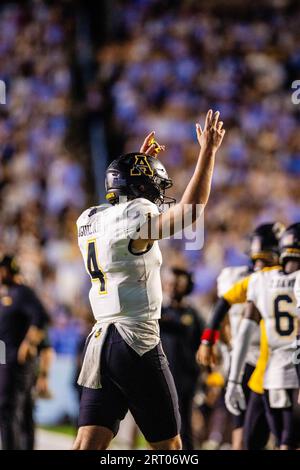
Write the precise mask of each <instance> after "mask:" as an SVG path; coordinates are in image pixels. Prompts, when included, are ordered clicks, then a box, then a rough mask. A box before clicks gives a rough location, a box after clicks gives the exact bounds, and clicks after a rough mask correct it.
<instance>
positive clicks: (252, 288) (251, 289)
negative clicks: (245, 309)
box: [247, 272, 260, 305]
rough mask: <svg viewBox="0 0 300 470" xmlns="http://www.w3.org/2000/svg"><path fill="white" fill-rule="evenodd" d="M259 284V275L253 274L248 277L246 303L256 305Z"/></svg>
mask: <svg viewBox="0 0 300 470" xmlns="http://www.w3.org/2000/svg"><path fill="white" fill-rule="evenodd" d="M259 284H260V273H259V272H257V273H253V274H251V276H250V277H249V282H248V288H247V301H248V302H253V303H254V304H255V305H256V304H257V297H258V296H257V294H258V290H259Z"/></svg>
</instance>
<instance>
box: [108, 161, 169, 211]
mask: <svg viewBox="0 0 300 470" xmlns="http://www.w3.org/2000/svg"><path fill="white" fill-rule="evenodd" d="M172 185H173V183H172V180H171V179H170V178H169V176H168V173H167V171H166V169H165V167H164V166H163V164H162V163H161V162H160V161H159V160H158V159H157V158H155V157H151V156H150V155H146V154H145V153H138V152H137V153H127V154H126V155H122V156H121V157H119V158H117V159H116V160H114V161H113V162H112V163H111V164H110V165H109V167H108V168H107V170H106V178H105V189H106V199H107V201H108V202H110V203H111V204H117V203H118V202H119V199H120V197H122V196H124V197H127V199H135V198H138V197H143V198H145V199H148V200H149V201H151V202H154V204H156V205H157V206H159V207H160V206H161V205H162V204H171V203H173V202H175V199H174V198H169V197H166V196H165V191H166V190H167V189H169V188H171V186H172Z"/></svg>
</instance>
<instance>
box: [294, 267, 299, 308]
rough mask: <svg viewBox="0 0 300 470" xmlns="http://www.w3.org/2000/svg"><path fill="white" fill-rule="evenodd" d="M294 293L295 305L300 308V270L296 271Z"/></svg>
mask: <svg viewBox="0 0 300 470" xmlns="http://www.w3.org/2000/svg"><path fill="white" fill-rule="evenodd" d="M294 294H295V298H296V305H297V308H298V309H299V308H300V271H297V276H296V281H295V287H294Z"/></svg>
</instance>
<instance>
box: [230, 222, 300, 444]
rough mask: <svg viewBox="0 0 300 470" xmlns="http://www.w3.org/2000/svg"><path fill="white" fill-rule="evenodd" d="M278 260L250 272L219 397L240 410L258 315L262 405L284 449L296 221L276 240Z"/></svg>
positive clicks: (288, 439)
mask: <svg viewBox="0 0 300 470" xmlns="http://www.w3.org/2000/svg"><path fill="white" fill-rule="evenodd" d="M280 264H281V266H277V267H273V268H265V269H263V270H262V271H260V272H257V273H254V274H252V276H251V278H250V280H249V285H248V292H247V300H248V303H247V306H246V311H245V314H244V318H243V320H242V322H241V326H240V329H239V333H238V337H237V340H236V343H235V347H234V350H233V354H232V363H231V369H230V374H229V379H228V386H227V390H226V395H225V402H226V406H227V408H228V409H229V411H230V412H231V413H233V414H236V415H238V414H239V413H240V412H241V410H244V409H245V406H246V403H245V397H244V393H243V390H242V387H241V379H242V375H243V372H244V366H245V359H246V355H247V351H248V349H249V344H250V342H251V337H252V334H253V332H254V331H255V329H256V327H257V326H256V325H257V324H258V323H259V322H260V320H261V319H262V318H263V319H264V322H265V327H266V333H267V340H268V345H269V351H270V353H269V360H268V364H267V368H266V371H265V375H264V389H265V393H264V396H263V398H264V405H265V410H266V415H267V419H268V423H269V426H270V429H271V432H272V433H273V434H274V436H275V438H276V447H278V448H280V449H283V450H285V449H290V448H293V447H294V446H295V441H294V429H293V391H294V389H297V388H298V380H297V374H296V368H295V367H294V364H293V361H292V357H293V352H294V343H295V339H296V335H297V329H298V324H297V317H296V300H295V295H294V284H295V279H296V275H297V271H298V270H299V269H300V223H298V224H293V225H291V226H290V227H288V228H287V230H286V231H285V232H284V234H283V236H282V238H281V240H280Z"/></svg>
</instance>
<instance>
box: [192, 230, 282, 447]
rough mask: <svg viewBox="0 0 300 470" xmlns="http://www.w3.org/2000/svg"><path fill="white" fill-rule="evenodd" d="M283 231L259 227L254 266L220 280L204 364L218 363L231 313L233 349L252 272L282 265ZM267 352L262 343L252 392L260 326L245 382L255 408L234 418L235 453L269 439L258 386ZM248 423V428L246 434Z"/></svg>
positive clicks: (202, 351) (200, 354) (224, 273)
mask: <svg viewBox="0 0 300 470" xmlns="http://www.w3.org/2000/svg"><path fill="white" fill-rule="evenodd" d="M283 230H284V227H283V225H282V224H280V223H278V222H276V223H270V224H263V225H259V226H258V227H257V228H256V229H255V230H254V232H253V233H252V234H251V235H250V250H249V255H250V265H249V266H237V267H229V268H225V269H223V271H222V272H221V274H220V276H219V278H218V295H219V300H218V302H217V304H216V306H215V308H214V310H213V313H212V317H211V319H210V322H209V325H208V328H206V330H205V331H204V333H203V335H202V338H201V345H200V348H199V352H198V358H199V361H200V363H201V364H203V365H211V364H214V363H215V362H216V359H215V355H214V351H215V349H214V346H213V345H214V343H215V342H216V340H217V338H218V335H219V327H220V325H221V323H222V321H223V320H224V318H225V316H226V314H227V313H228V315H229V322H230V329H231V339H232V347H233V345H234V343H235V340H236V338H237V334H238V330H239V326H240V322H241V319H242V316H243V311H244V306H245V304H244V303H245V302H246V297H247V287H248V282H249V276H250V275H251V273H252V272H254V271H258V270H260V269H262V268H263V267H266V266H273V265H276V264H278V241H279V238H280V235H281V234H282V233H283ZM261 331H262V337H263V338H264V337H265V336H264V330H263V325H261ZM264 350H265V343H264V342H262V352H261V359H260V362H259V367H258V370H257V371H256V374H255V378H253V379H252V389H250V388H249V387H248V381H249V379H250V377H251V375H252V373H253V371H254V369H255V366H256V364H257V361H258V358H259V355H260V331H259V327H257V329H256V332H255V334H253V337H252V341H251V345H250V348H249V351H248V354H247V359H246V367H245V372H244V376H243V381H242V385H243V390H244V394H245V397H246V399H247V401H248V399H249V401H250V402H251V406H250V407H249V416H246V415H245V413H241V414H240V415H239V416H234V422H233V426H234V430H233V436H232V446H233V449H235V450H240V449H242V448H243V447H245V448H246V449H248V450H250V449H251V450H254V449H262V448H264V446H265V444H266V442H267V440H268V436H269V429H268V426H267V423H266V420H265V413H264V406H263V403H262V400H261V394H262V392H263V390H262V388H260V387H259V385H257V382H259V379H260V377H259V375H261V374H262V373H263V367H262V363H265V361H263V359H262V358H263V357H264V356H265V353H264ZM259 371H260V372H261V373H260V374H259V373H258V372H259ZM251 390H252V391H251ZM250 395H251V397H250ZM245 421H246V426H245V429H244V432H243V427H244V422H245ZM243 434H244V435H243ZM243 441H244V442H243Z"/></svg>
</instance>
